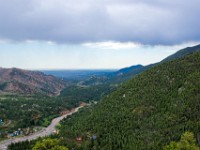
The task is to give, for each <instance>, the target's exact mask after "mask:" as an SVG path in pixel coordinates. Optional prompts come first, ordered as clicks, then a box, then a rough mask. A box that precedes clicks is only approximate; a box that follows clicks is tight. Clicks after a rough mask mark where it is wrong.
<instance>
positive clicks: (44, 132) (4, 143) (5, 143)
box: [0, 106, 83, 150]
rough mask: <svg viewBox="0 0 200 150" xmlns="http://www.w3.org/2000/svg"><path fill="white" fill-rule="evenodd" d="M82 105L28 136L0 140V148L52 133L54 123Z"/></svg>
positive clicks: (3, 149) (5, 148)
mask: <svg viewBox="0 0 200 150" xmlns="http://www.w3.org/2000/svg"><path fill="white" fill-rule="evenodd" d="M82 107H83V106H79V107H77V108H75V109H73V110H72V111H70V112H69V113H67V114H64V115H62V116H60V117H57V118H54V119H53V120H52V122H51V124H50V125H49V126H48V127H47V128H45V129H43V130H42V131H40V132H36V133H34V134H32V135H29V136H23V137H19V138H10V139H8V140H4V141H2V142H0V150H7V147H8V145H10V144H11V143H17V142H22V141H26V140H29V141H31V140H34V139H37V138H38V137H45V136H49V135H50V134H52V133H53V132H54V131H55V128H56V125H57V124H58V123H59V122H60V121H61V120H62V119H64V118H65V117H67V116H70V115H72V114H73V113H75V112H77V111H78V110H79V109H80V108H82Z"/></svg>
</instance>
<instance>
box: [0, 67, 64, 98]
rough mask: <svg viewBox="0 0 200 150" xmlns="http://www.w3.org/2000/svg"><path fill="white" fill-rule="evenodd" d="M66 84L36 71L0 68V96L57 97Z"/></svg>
mask: <svg viewBox="0 0 200 150" xmlns="http://www.w3.org/2000/svg"><path fill="white" fill-rule="evenodd" d="M65 86H66V83H65V82H64V81H62V80H61V79H58V78H56V77H54V76H51V75H45V74H44V73H42V72H38V71H27V70H21V69H17V68H11V69H5V68H0V94H42V95H48V96H57V95H59V94H60V91H61V90H63V89H64V88H65Z"/></svg>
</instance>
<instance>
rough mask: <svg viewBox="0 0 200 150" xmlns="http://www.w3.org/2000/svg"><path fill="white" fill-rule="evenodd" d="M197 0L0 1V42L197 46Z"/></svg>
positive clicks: (199, 4)
mask: <svg viewBox="0 0 200 150" xmlns="http://www.w3.org/2000/svg"><path fill="white" fill-rule="evenodd" d="M199 6H200V1H199V0H190V1H183V0H176V1H172V0H171V1H170V0H95V1H94V0H84V1H83V0H0V39H1V40H11V41H26V40H37V41H53V42H57V43H85V42H99V41H120V42H129V41H132V42H138V43H142V44H149V45H158V44H161V45H162V44H163V45H171V44H177V43H183V42H188V41H200V30H199V27H200V19H199V14H200V9H199Z"/></svg>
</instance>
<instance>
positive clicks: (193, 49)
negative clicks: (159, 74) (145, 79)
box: [161, 44, 200, 62]
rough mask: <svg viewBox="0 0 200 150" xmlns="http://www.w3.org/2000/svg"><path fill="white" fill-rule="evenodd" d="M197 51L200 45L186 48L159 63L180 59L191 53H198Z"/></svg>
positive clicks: (199, 49)
mask: <svg viewBox="0 0 200 150" xmlns="http://www.w3.org/2000/svg"><path fill="white" fill-rule="evenodd" d="M198 51H200V44H199V45H196V46H193V47H187V48H184V49H181V50H179V51H178V52H176V53H175V54H172V55H170V56H168V57H167V58H165V59H164V60H162V61H161V62H167V61H170V60H173V59H176V58H181V57H183V56H185V55H188V54H191V53H193V52H198Z"/></svg>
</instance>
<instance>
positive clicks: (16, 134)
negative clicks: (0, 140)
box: [7, 129, 23, 138]
mask: <svg viewBox="0 0 200 150" xmlns="http://www.w3.org/2000/svg"><path fill="white" fill-rule="evenodd" d="M22 134H23V131H22V130H21V129H18V130H17V131H14V132H13V133H10V134H8V136H7V137H8V138H10V137H15V136H18V135H22Z"/></svg>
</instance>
